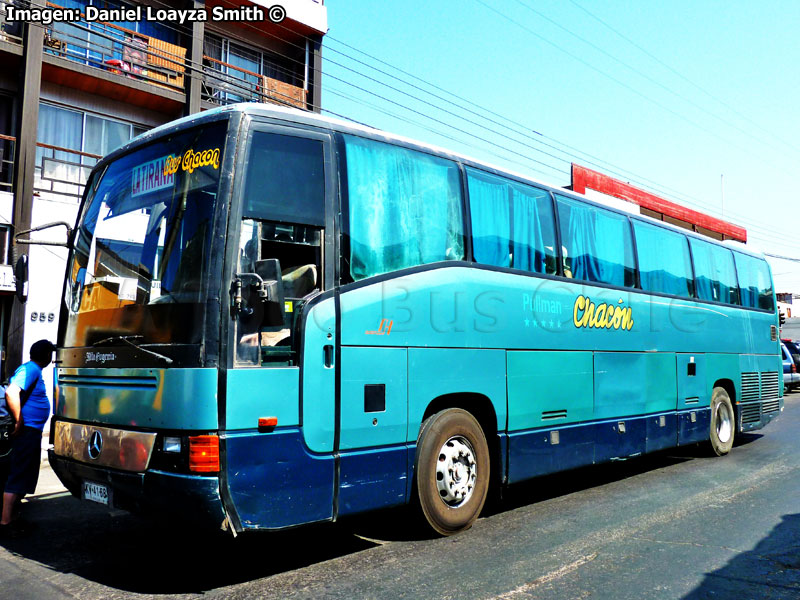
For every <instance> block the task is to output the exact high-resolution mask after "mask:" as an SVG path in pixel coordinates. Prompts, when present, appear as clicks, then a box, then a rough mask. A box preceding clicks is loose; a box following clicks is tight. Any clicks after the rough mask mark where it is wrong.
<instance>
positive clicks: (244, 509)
mask: <svg viewBox="0 0 800 600" xmlns="http://www.w3.org/2000/svg"><path fill="white" fill-rule="evenodd" d="M225 449H226V458H227V462H226V468H227V471H228V487H229V489H230V494H231V498H232V500H233V504H234V507H235V509H236V512H237V513H238V515H239V520H240V522H241V524H242V527H243V528H244V529H278V528H281V527H290V526H292V525H300V524H302V523H312V522H314V521H323V520H329V519H331V518H333V468H334V461H333V457H332V456H325V455H323V456H315V455H313V454H311V453H310V452H309V451H308V449H307V448H306V445H305V443H304V441H303V436H302V434H301V433H300V431H299V430H298V429H296V428H288V429H276V430H274V431H272V432H264V433H259V432H257V431H252V430H251V431H240V432H235V433H229V434H227V435H226V436H225Z"/></svg>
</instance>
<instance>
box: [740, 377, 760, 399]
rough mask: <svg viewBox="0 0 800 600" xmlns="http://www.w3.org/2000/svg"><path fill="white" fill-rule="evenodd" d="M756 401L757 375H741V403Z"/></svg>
mask: <svg viewBox="0 0 800 600" xmlns="http://www.w3.org/2000/svg"><path fill="white" fill-rule="evenodd" d="M750 400H758V373H742V402H748V401H750Z"/></svg>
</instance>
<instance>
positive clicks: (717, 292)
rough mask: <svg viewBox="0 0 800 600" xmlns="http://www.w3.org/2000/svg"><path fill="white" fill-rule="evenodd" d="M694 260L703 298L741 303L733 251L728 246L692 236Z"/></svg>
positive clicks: (701, 297)
mask: <svg viewBox="0 0 800 600" xmlns="http://www.w3.org/2000/svg"><path fill="white" fill-rule="evenodd" d="M689 243H690V245H691V247H692V261H693V262H694V272H695V277H696V279H697V281H696V285H697V296H698V298H700V299H701V300H711V301H714V302H723V303H725V304H739V288H738V286H737V283H736V269H735V267H734V263H733V253H732V252H731V251H730V250H728V249H727V248H723V247H722V246H717V245H715V244H711V243H709V242H705V241H703V240H698V239H695V238H690V240H689Z"/></svg>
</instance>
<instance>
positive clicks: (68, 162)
mask: <svg viewBox="0 0 800 600" xmlns="http://www.w3.org/2000/svg"><path fill="white" fill-rule="evenodd" d="M36 147H37V150H36V168H35V170H34V184H33V187H34V189H35V190H36V191H37V192H39V194H40V195H45V194H47V193H52V194H57V195H58V196H68V197H72V198H74V199H76V200H80V198H81V196H82V195H83V187H84V186H85V185H86V180H87V179H88V178H89V173H90V172H91V170H92V167H93V166H94V165H95V164H96V163H97V161H98V160H99V159H101V158H102V156H100V155H98V154H90V153H89V152H81V151H80V150H70V149H69V148H61V147H59V146H53V145H51V144H45V143H42V142H38V143H37V144H36Z"/></svg>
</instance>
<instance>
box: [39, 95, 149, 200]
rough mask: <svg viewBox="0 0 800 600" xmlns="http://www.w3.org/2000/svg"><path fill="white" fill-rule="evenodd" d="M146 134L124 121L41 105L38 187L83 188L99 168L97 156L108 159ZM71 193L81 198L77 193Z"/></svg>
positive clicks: (54, 188)
mask: <svg viewBox="0 0 800 600" xmlns="http://www.w3.org/2000/svg"><path fill="white" fill-rule="evenodd" d="M146 130H147V129H146V128H144V127H141V126H138V125H134V124H132V123H126V122H124V121H117V120H113V119H107V118H105V117H99V116H97V115H93V114H90V113H86V112H83V111H77V110H71V109H66V108H62V107H60V106H54V105H52V104H45V103H42V104H40V105H39V129H38V134H37V141H38V142H39V145H38V147H37V148H36V175H37V186H36V187H37V188H43V189H45V190H50V191H58V189H57V187H58V186H54V185H53V184H54V183H68V184H77V185H83V184H84V183H86V179H87V177H88V176H89V172H90V171H91V168H92V167H93V166H94V165H95V164H97V160H98V159H97V158H95V156H105V155H106V154H108V153H109V152H111V151H113V150H115V149H117V148H119V147H120V146H121V145H123V144H125V143H126V142H128V141H129V140H130V139H131V138H133V137H135V136H137V135H139V134H140V133H142V132H144V131H146ZM87 155H92V156H87ZM61 191H65V190H61ZM70 192H76V193H77V194H78V195H80V192H79V191H76V190H74V189H70ZM70 195H72V194H70Z"/></svg>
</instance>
